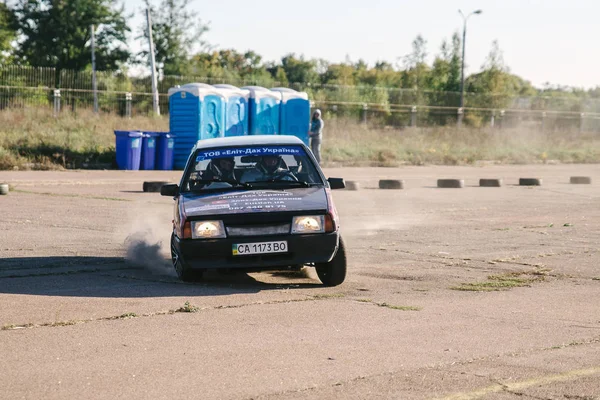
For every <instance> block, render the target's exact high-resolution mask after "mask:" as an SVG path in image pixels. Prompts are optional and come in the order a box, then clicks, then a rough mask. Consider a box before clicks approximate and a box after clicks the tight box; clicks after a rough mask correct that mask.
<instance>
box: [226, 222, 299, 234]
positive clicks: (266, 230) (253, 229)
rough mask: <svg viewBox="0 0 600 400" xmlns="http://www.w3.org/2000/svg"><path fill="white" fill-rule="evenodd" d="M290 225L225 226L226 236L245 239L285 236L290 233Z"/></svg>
mask: <svg viewBox="0 0 600 400" xmlns="http://www.w3.org/2000/svg"><path fill="white" fill-rule="evenodd" d="M290 226H291V224H276V225H244V226H227V227H226V229H227V236H229V237H245V236H272V235H287V234H289V233H290Z"/></svg>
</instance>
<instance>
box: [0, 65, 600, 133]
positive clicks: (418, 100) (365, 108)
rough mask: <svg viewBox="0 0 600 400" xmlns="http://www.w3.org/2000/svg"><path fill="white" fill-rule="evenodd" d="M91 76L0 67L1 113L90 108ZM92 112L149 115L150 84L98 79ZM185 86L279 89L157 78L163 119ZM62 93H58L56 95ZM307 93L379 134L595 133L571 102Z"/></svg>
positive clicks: (329, 90)
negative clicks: (458, 130) (442, 129)
mask: <svg viewBox="0 0 600 400" xmlns="http://www.w3.org/2000/svg"><path fill="white" fill-rule="evenodd" d="M91 76H92V74H91V71H79V72H78V71H66V70H62V71H57V70H55V69H54V68H33V67H21V66H5V67H1V66H0V111H1V110H4V109H15V108H27V107H48V108H50V109H52V110H54V113H56V114H58V113H60V112H61V111H63V110H69V111H70V112H74V113H76V112H77V111H78V110H83V109H85V110H91V109H93V107H94V91H93V90H92V79H91ZM97 80H98V91H97V97H98V106H99V111H100V112H103V113H111V114H117V115H120V116H123V117H132V116H138V115H149V114H151V113H152V112H153V108H152V93H151V89H150V88H151V82H150V78H147V77H144V78H132V77H127V76H126V75H124V74H121V73H115V72H98V73H97ZM190 82H204V83H209V84H210V83H230V84H234V85H237V86H244V85H266V86H270V87H273V86H278V85H279V83H278V82H274V81H269V82H265V81H260V80H244V81H234V82H232V81H226V80H224V79H221V78H210V77H183V76H166V77H162V79H161V81H160V83H159V92H160V94H159V104H160V111H161V114H168V112H169V99H168V95H167V92H168V89H169V88H171V87H174V86H176V85H182V84H185V83H190ZM58 86H60V89H56V87H58ZM289 86H290V87H291V88H293V89H296V90H299V91H306V92H307V93H308V94H309V98H310V99H311V102H312V104H313V106H314V107H318V108H320V109H322V110H323V112H324V114H325V117H326V118H340V117H344V118H349V119H355V120H356V121H357V122H358V123H363V124H366V125H368V126H372V127H378V128H385V127H393V128H410V127H435V126H456V125H459V126H460V125H466V126H471V127H476V128H481V127H494V128H498V129H501V128H505V127H506V128H513V127H517V126H519V127H520V126H526V127H529V128H535V129H540V130H544V131H561V130H565V131H579V132H600V100H599V99H588V98H575V97H544V96H537V97H509V96H504V95H497V94H481V93H466V94H465V105H466V106H465V107H464V108H460V107H459V104H460V93H457V92H433V91H419V90H412V89H398V88H383V87H371V86H348V85H315V84H308V83H306V84H304V83H295V84H291V85H289Z"/></svg>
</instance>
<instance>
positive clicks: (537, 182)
mask: <svg viewBox="0 0 600 400" xmlns="http://www.w3.org/2000/svg"><path fill="white" fill-rule="evenodd" d="M519 186H542V180H541V179H538V178H520V179H519Z"/></svg>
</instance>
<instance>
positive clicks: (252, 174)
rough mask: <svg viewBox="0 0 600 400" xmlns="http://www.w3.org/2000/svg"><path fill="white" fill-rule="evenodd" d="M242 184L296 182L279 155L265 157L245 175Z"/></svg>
mask: <svg viewBox="0 0 600 400" xmlns="http://www.w3.org/2000/svg"><path fill="white" fill-rule="evenodd" d="M241 180H242V182H261V181H271V180H274V181H296V180H297V179H296V177H295V176H294V174H293V173H292V172H291V171H290V170H289V169H288V168H287V166H286V165H285V162H284V161H283V158H281V156H279V155H268V156H263V157H261V159H260V160H259V161H258V162H257V163H256V164H255V165H254V168H253V169H251V170H249V171H247V172H246V173H244V175H243V176H242V179H241Z"/></svg>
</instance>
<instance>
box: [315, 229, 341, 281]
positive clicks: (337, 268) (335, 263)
mask: <svg viewBox="0 0 600 400" xmlns="http://www.w3.org/2000/svg"><path fill="white" fill-rule="evenodd" d="M315 269H316V270H317V275H318V276H319V279H320V280H321V282H323V285H325V286H337V285H340V284H341V283H342V282H344V279H346V248H345V245H344V241H343V240H342V238H341V237H340V247H339V248H338V251H337V253H335V256H334V257H333V260H331V261H329V262H327V263H317V264H316V265H315Z"/></svg>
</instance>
